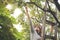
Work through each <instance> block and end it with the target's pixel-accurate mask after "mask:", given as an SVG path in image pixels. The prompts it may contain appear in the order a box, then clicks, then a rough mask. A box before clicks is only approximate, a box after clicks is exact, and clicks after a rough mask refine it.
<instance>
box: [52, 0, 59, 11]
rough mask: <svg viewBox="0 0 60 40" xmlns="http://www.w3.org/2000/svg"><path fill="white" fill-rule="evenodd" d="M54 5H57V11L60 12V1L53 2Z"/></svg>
mask: <svg viewBox="0 0 60 40" xmlns="http://www.w3.org/2000/svg"><path fill="white" fill-rule="evenodd" d="M53 1H54V4H55V5H56V7H57V9H58V10H59V11H60V4H59V3H58V0H53Z"/></svg>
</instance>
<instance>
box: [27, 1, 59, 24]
mask: <svg viewBox="0 0 60 40" xmlns="http://www.w3.org/2000/svg"><path fill="white" fill-rule="evenodd" d="M27 3H28V4H34V5H35V6H37V7H38V8H40V9H41V10H43V11H44V12H49V13H50V14H52V15H53V17H54V19H55V20H56V22H57V23H58V24H60V22H59V21H58V19H57V17H56V15H55V14H56V12H54V11H52V10H49V9H47V10H45V9H44V8H41V7H40V6H38V5H37V4H36V3H35V2H27Z"/></svg>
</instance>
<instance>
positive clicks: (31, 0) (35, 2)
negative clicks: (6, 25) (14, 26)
mask: <svg viewBox="0 0 60 40" xmlns="http://www.w3.org/2000/svg"><path fill="white" fill-rule="evenodd" d="M1 1H2V0H1ZM8 3H11V4H13V5H14V6H16V4H17V7H19V8H21V10H22V14H20V15H19V16H18V22H19V23H20V24H21V25H22V26H23V28H24V30H23V31H22V32H24V33H23V34H24V35H25V36H27V37H25V36H23V37H25V39H26V40H28V39H27V38H28V36H29V33H30V32H29V26H30V25H29V22H28V19H27V18H26V20H25V16H26V14H25V13H26V10H25V9H24V8H25V6H27V7H28V11H29V14H30V18H31V20H32V24H33V25H34V24H39V23H42V20H43V16H44V12H46V24H47V26H49V25H53V26H55V25H57V27H60V21H59V20H60V16H59V15H60V14H59V13H60V8H59V7H60V4H59V3H58V0H12V1H6V0H5V1H2V2H1V4H3V5H6V4H8ZM45 3H46V4H47V6H46V9H45ZM52 6H54V7H55V8H54V7H52ZM27 30H28V31H27ZM25 31H26V32H25ZM22 40H24V39H23V38H22Z"/></svg>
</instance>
